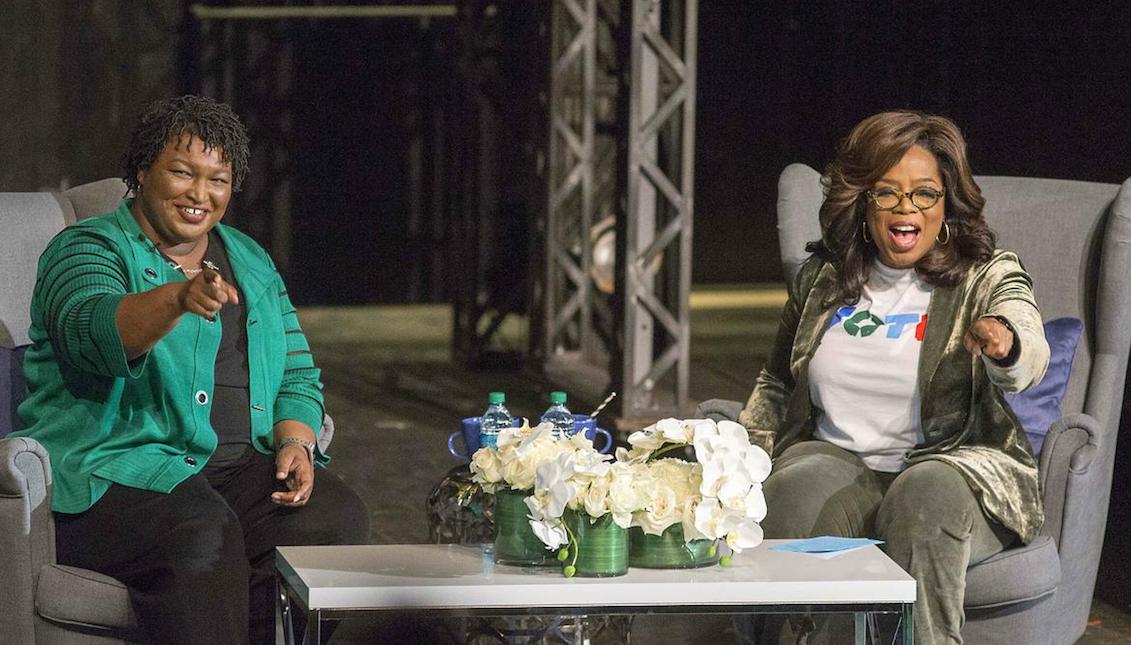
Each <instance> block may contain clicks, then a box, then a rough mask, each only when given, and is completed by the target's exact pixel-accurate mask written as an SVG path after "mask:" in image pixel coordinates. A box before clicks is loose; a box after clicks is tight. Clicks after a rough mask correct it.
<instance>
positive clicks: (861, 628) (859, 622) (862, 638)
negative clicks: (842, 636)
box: [853, 611, 868, 645]
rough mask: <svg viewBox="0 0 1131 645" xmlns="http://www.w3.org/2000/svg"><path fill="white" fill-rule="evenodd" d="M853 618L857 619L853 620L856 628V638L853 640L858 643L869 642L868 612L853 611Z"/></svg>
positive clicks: (857, 644) (858, 644) (860, 644)
mask: <svg viewBox="0 0 1131 645" xmlns="http://www.w3.org/2000/svg"><path fill="white" fill-rule="evenodd" d="M853 618H854V619H855V620H854V621H853V622H854V623H855V628H856V629H855V632H856V639H855V640H854V641H853V642H854V643H856V645H865V644H866V642H867V636H866V634H867V631H868V629H867V625H868V614H867V612H863V611H856V612H853Z"/></svg>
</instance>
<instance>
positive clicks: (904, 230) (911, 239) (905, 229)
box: [888, 224, 920, 253]
mask: <svg viewBox="0 0 1131 645" xmlns="http://www.w3.org/2000/svg"><path fill="white" fill-rule="evenodd" d="M919 233H920V230H919V227H918V226H916V225H914V224H896V225H894V226H890V227H888V234H889V235H891V241H892V244H893V245H895V248H896V250H897V251H899V252H901V253H902V252H906V251H910V250H911V249H913V248H915V245H916V244H918V243H919Z"/></svg>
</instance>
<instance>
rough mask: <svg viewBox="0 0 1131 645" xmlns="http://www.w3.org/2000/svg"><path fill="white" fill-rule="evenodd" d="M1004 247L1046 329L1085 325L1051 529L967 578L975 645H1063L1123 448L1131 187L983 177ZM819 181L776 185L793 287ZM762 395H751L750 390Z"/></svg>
mask: <svg viewBox="0 0 1131 645" xmlns="http://www.w3.org/2000/svg"><path fill="white" fill-rule="evenodd" d="M976 179H977V181H978V184H979V185H980V186H981V187H982V191H983V194H984V195H985V197H986V211H985V213H986V219H987V220H988V221H989V223H990V226H991V227H992V228H993V229H994V230H995V231H996V232H997V233H998V245H999V246H1000V247H1002V248H1007V249H1011V250H1014V251H1017V252H1018V254H1019V255H1020V256H1021V260H1022V262H1024V264H1025V268H1026V269H1027V270H1028V271H1029V272H1030V274H1031V275H1032V276H1033V281H1034V283H1035V289H1036V295H1037V302H1038V304H1039V305H1040V307H1041V313H1042V315H1043V316H1044V317H1045V319H1046V320H1050V319H1054V318H1059V317H1062V316H1071V317H1075V318H1079V319H1080V320H1083V321H1084V335H1083V337H1082V338H1081V339H1080V344H1079V346H1078V347H1077V350H1076V356H1075V360H1074V362H1073V365H1072V376H1071V378H1070V380H1069V384H1068V391H1067V393H1066V395H1065V398H1064V401H1063V402H1062V412H1063V416H1062V418H1061V419H1060V420H1059V421H1057V422H1055V423H1054V424H1053V425H1052V427H1051V428H1050V429H1049V432H1048V435H1047V437H1046V439H1045V443H1044V447H1043V449H1042V451H1041V455H1040V464H1039V465H1040V484H1041V492H1042V495H1043V499H1044V505H1045V516H1046V519H1045V525H1044V528H1043V530H1042V531H1041V535H1040V537H1038V538H1037V539H1036V540H1035V541H1034V542H1033V543H1032V544H1029V545H1026V546H1023V547H1018V548H1015V549H1010V550H1008V551H1005V552H1003V553H1000V554H998V555H996V556H994V557H992V558H990V559H989V560H986V561H985V562H982V563H980V564H977V565H975V566H973V567H971V568H970V569H969V570H968V571H967V574H966V584H967V587H966V621H967V622H966V625H965V627H964V628H963V631H962V633H963V637H964V638H965V640H966V642H968V643H973V644H975V645H980V644H983V643H993V644H995V645H1005V644H1009V643H1016V644H1018V645H1022V644H1024V645H1033V644H1038V643H1048V644H1051V645H1062V644H1063V643H1072V642H1075V641H1076V640H1077V639H1078V638H1080V637H1081V636H1082V635H1083V634H1084V629H1085V627H1086V626H1087V621H1088V612H1089V609H1090V607H1091V603H1092V593H1093V590H1094V587H1095V582H1096V570H1097V568H1098V566H1099V558H1100V550H1101V549H1102V547H1103V536H1104V526H1105V524H1106V522H1107V507H1108V498H1109V496H1110V491H1111V476H1112V467H1113V462H1114V457H1115V440H1116V434H1117V432H1118V429H1119V415H1120V411H1121V402H1122V400H1123V385H1124V378H1125V377H1126V374H1127V361H1128V352H1129V350H1131V279H1129V276H1131V179H1129V180H1127V181H1125V182H1124V183H1123V185H1122V186H1117V185H1114V184H1098V183H1090V182H1082V181H1064V180H1055V179H1030V178H1023V177H977V178H976ZM821 199H822V192H821V185H820V175H819V173H817V171H815V170H813V169H812V168H810V167H808V166H805V165H802V164H793V165H790V166H789V167H787V168H786V169H785V170H784V171H783V172H782V174H781V178H780V180H779V182H778V232H779V235H780V245H781V254H782V259H783V264H784V269H785V273H786V276H787V278H790V279H791V278H792V277H793V276H794V275H795V274H796V273H797V270H798V268H799V267H800V265H801V262H802V261H803V260H804V259H805V257H806V255H807V254H806V253H805V250H804V249H805V243H806V242H808V241H810V240H815V239H818V238H819V237H820V230H819V226H818V222H817V210H818V208H819V206H820V203H821ZM751 385H753V384H751ZM741 407H742V404H741V403H739V402H736V401H723V400H718V399H715V400H710V401H704V402H703V403H702V404H700V406H699V414H700V415H702V416H710V417H714V418H716V419H718V418H732V419H733V418H735V417H737V415H738V412H739V410H740V409H741Z"/></svg>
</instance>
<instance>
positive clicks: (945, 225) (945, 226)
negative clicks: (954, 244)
mask: <svg viewBox="0 0 1131 645" xmlns="http://www.w3.org/2000/svg"><path fill="white" fill-rule="evenodd" d="M942 226H943V227H942V230H943V231H945V232H946V239H943V238H942V236H939V237H936V238H935V239H936V240H937V241H938V243H939V246H946V245H947V244H950V224H949V223H948V222H947V221H946V220H945V219H944V220H943V223H942Z"/></svg>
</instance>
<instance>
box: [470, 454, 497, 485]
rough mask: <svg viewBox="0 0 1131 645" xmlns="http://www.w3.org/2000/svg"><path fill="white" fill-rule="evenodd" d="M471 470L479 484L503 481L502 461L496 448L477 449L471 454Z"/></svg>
mask: <svg viewBox="0 0 1131 645" xmlns="http://www.w3.org/2000/svg"><path fill="white" fill-rule="evenodd" d="M471 472H472V474H473V475H474V479H475V481H476V482H477V483H479V484H497V483H499V482H501V481H503V471H502V462H500V461H499V454H498V452H497V451H495V450H477V451H475V454H474V455H472V456H471Z"/></svg>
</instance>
